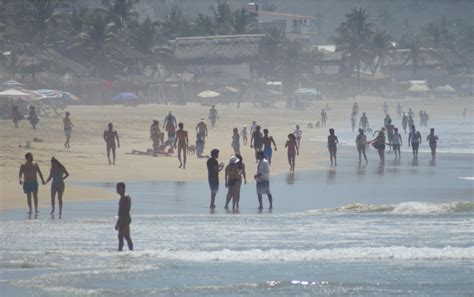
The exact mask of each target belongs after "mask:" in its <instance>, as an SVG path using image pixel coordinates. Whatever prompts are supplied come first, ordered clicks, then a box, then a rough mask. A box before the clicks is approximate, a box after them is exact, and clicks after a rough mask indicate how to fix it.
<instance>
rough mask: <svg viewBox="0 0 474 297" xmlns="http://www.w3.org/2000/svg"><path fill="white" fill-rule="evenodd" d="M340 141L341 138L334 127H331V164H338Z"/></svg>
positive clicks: (329, 139)
mask: <svg viewBox="0 0 474 297" xmlns="http://www.w3.org/2000/svg"><path fill="white" fill-rule="evenodd" d="M338 143H339V139H337V136H336V135H335V134H334V129H329V136H328V150H329V158H330V159H331V166H332V165H333V160H334V166H337V156H336V153H337V144H338Z"/></svg>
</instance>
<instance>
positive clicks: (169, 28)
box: [161, 6, 191, 40]
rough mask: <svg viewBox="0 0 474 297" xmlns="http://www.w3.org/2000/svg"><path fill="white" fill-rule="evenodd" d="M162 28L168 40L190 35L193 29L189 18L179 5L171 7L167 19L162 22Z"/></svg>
mask: <svg viewBox="0 0 474 297" xmlns="http://www.w3.org/2000/svg"><path fill="white" fill-rule="evenodd" d="M161 28H162V34H163V37H164V38H165V39H167V40H173V39H175V38H176V37H184V36H189V35H190V31H191V29H190V25H189V21H188V19H187V18H186V17H185V16H184V15H183V12H182V11H181V10H180V9H179V8H178V7H177V6H173V7H172V8H171V11H170V13H169V14H168V16H167V17H166V20H165V21H164V22H162V23H161Z"/></svg>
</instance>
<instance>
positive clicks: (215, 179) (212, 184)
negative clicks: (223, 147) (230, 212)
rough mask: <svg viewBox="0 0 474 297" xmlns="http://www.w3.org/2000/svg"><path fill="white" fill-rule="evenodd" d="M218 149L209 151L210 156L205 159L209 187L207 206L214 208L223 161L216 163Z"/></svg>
mask: <svg viewBox="0 0 474 297" xmlns="http://www.w3.org/2000/svg"><path fill="white" fill-rule="evenodd" d="M218 158H219V150H218V149H213V150H212V151H211V157H210V158H209V160H207V173H208V181H209V188H210V189H211V204H210V206H209V208H211V209H214V208H216V195H217V192H218V191H219V172H220V171H221V170H222V169H224V164H223V163H220V164H219V163H218V161H217V159H218Z"/></svg>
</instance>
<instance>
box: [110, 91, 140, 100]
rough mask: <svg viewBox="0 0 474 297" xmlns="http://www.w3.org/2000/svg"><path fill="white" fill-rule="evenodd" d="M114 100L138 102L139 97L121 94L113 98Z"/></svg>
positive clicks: (127, 93) (126, 93)
mask: <svg viewBox="0 0 474 297" xmlns="http://www.w3.org/2000/svg"><path fill="white" fill-rule="evenodd" d="M112 100H114V101H135V100H138V96H137V95H135V94H133V93H129V92H125V93H119V94H117V95H116V96H114V97H112Z"/></svg>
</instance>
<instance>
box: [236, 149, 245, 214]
mask: <svg viewBox="0 0 474 297" xmlns="http://www.w3.org/2000/svg"><path fill="white" fill-rule="evenodd" d="M235 156H236V157H237V158H238V159H239V161H240V162H239V163H238V167H239V174H240V178H239V183H238V187H237V189H236V193H235V198H234V200H233V201H232V209H237V210H238V209H239V207H240V188H241V187H242V179H243V180H244V183H245V184H247V173H246V172H245V164H244V158H243V157H242V155H240V154H238V155H235Z"/></svg>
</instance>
